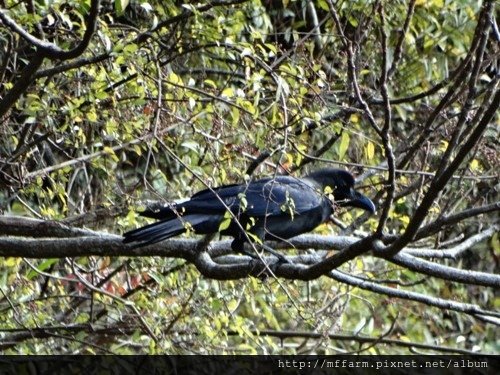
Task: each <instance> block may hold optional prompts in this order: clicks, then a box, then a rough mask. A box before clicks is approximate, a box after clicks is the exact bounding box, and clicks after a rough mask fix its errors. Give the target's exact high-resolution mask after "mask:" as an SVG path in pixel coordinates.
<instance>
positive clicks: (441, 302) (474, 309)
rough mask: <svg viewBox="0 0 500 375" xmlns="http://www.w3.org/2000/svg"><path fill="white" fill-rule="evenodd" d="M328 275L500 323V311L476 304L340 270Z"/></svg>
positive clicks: (353, 284)
mask: <svg viewBox="0 0 500 375" xmlns="http://www.w3.org/2000/svg"><path fill="white" fill-rule="evenodd" d="M329 276H330V277H331V278H332V279H334V280H337V281H340V282H343V283H346V284H349V285H352V286H357V287H359V288H361V289H365V290H369V291H371V292H375V293H378V294H384V295H387V296H390V297H396V298H401V299H406V300H410V301H416V302H420V303H423V304H425V305H428V306H434V307H439V308H441V309H448V310H453V311H458V312H463V313H465V314H468V315H472V316H475V317H477V318H479V319H483V318H484V317H494V318H498V319H497V320H498V321H496V320H494V321H495V322H496V324H497V325H500V313H498V312H494V311H487V310H483V309H481V308H480V307H479V306H477V305H472V304H470V303H461V302H456V301H451V300H445V299H442V298H436V297H431V296H426V295H425V294H421V293H416V292H410V291H406V290H401V289H394V288H391V287H387V286H383V285H379V284H377V283H374V282H371V281H366V280H363V279H359V278H357V277H355V276H352V275H348V274H346V273H343V272H340V271H337V270H335V271H332V272H331V273H330V274H329ZM488 321H489V322H490V323H491V322H493V321H491V320H488Z"/></svg>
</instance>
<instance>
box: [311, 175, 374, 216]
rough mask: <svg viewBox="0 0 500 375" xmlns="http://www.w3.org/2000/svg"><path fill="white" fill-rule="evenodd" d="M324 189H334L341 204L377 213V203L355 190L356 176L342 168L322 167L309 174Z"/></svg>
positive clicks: (336, 201) (334, 194)
mask: <svg viewBox="0 0 500 375" xmlns="http://www.w3.org/2000/svg"><path fill="white" fill-rule="evenodd" d="M307 178H308V179H310V180H313V181H314V182H316V183H317V184H318V185H319V186H320V187H321V189H322V190H323V191H324V190H325V189H326V188H327V187H330V189H331V190H332V191H333V197H334V198H335V203H337V204H338V205H339V206H352V207H357V208H361V209H363V210H366V211H368V212H370V213H372V214H373V213H375V205H374V204H373V202H372V201H371V200H370V199H369V198H368V197H366V196H364V195H363V194H361V193H359V192H357V191H356V190H354V177H353V176H352V174H350V173H349V172H347V171H344V170H341V169H332V168H327V169H320V170H318V171H315V172H312V173H311V174H309V175H307Z"/></svg>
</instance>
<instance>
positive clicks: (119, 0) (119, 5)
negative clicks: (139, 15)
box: [115, 0, 129, 16]
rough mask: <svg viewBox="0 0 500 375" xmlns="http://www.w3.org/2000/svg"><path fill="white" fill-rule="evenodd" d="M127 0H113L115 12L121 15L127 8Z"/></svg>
mask: <svg viewBox="0 0 500 375" xmlns="http://www.w3.org/2000/svg"><path fill="white" fill-rule="evenodd" d="M128 3H129V0H115V9H116V13H117V14H118V15H119V16H121V15H122V14H123V13H124V12H125V9H126V8H127V6H128Z"/></svg>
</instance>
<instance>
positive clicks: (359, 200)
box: [346, 190, 376, 214]
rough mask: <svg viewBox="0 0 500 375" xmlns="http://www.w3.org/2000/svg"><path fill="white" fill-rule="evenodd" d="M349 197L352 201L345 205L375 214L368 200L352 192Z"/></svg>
mask: <svg viewBox="0 0 500 375" xmlns="http://www.w3.org/2000/svg"><path fill="white" fill-rule="evenodd" d="M351 197H352V199H351V200H350V201H349V202H348V203H347V204H346V205H347V206H352V207H357V208H361V209H363V210H366V211H368V212H369V213H371V214H374V213H375V211H376V208H375V205H374V204H373V202H372V201H371V200H370V198H368V197H366V196H364V195H363V194H361V193H358V192H357V191H354V190H353V191H352V195H351Z"/></svg>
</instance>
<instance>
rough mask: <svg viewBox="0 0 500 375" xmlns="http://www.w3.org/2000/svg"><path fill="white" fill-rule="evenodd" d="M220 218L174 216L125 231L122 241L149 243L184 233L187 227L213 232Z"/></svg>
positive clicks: (200, 231) (210, 216)
mask: <svg viewBox="0 0 500 375" xmlns="http://www.w3.org/2000/svg"><path fill="white" fill-rule="evenodd" d="M222 218H223V216H222V215H219V216H214V215H206V214H193V215H186V216H184V217H183V218H182V219H181V218H179V217H176V218H174V219H167V220H162V221H158V222H156V223H153V224H149V225H146V226H144V227H141V228H137V229H134V230H131V231H130V232H127V233H125V234H124V235H123V237H124V239H123V242H124V243H131V242H135V243H136V245H137V247H139V246H145V245H150V244H153V243H156V242H160V241H163V240H166V239H167V238H170V237H174V236H177V235H179V234H181V233H184V232H185V231H186V228H187V227H191V228H192V229H193V230H194V232H195V233H199V234H206V233H214V232H217V230H218V228H219V223H220V220H222Z"/></svg>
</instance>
